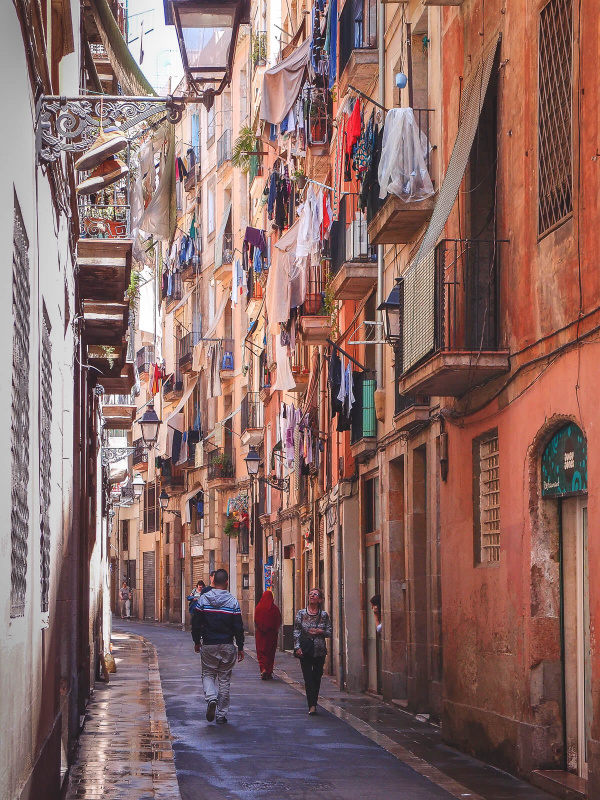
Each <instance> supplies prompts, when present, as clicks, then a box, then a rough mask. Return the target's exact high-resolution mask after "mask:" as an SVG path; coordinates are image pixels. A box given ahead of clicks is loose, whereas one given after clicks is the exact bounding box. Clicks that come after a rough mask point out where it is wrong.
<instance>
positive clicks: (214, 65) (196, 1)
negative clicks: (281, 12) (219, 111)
mask: <svg viewBox="0 0 600 800" xmlns="http://www.w3.org/2000/svg"><path fill="white" fill-rule="evenodd" d="M163 3H164V10H165V23H166V24H167V25H175V29H176V31H177V40H178V42H179V50H180V52H181V60H182V62H183V68H184V70H185V75H186V78H187V80H188V83H189V85H190V87H196V89H197V88H198V86H199V85H202V84H207V83H209V84H218V87H217V89H208V90H204V92H203V98H202V102H203V103H204V104H205V106H206V108H210V107H211V106H212V104H213V100H214V96H215V95H216V94H221V92H222V91H223V89H224V88H225V86H228V85H229V83H230V82H231V71H232V66H233V56H234V53H235V45H236V41H237V35H238V29H239V26H240V23H249V22H250V4H249V1H248V0H224V1H223V0H221V2H219V0H163Z"/></svg>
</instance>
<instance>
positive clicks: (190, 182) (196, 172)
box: [183, 163, 201, 192]
mask: <svg viewBox="0 0 600 800" xmlns="http://www.w3.org/2000/svg"><path fill="white" fill-rule="evenodd" d="M200 178H201V173H200V164H199V163H197V164H194V166H192V167H190V169H189V171H188V174H187V175H186V178H185V180H184V182H183V188H184V189H185V191H186V192H193V191H195V189H196V186H199V185H200Z"/></svg>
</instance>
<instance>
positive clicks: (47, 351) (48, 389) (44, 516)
mask: <svg viewBox="0 0 600 800" xmlns="http://www.w3.org/2000/svg"><path fill="white" fill-rule="evenodd" d="M50 331H51V325H50V320H49V319H48V313H47V311H46V306H45V304H44V307H43V314H42V364H41V382H40V393H41V397H40V408H41V426H40V564H41V571H40V582H41V610H42V611H48V595H49V590H50V495H51V492H50V485H51V484H50V475H51V465H52V342H51V340H50Z"/></svg>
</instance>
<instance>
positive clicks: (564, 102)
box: [538, 0, 573, 235]
mask: <svg viewBox="0 0 600 800" xmlns="http://www.w3.org/2000/svg"><path fill="white" fill-rule="evenodd" d="M538 71H539V84H540V85H539V106H538V115H539V119H538V159H539V162H538V192H539V199H538V216H539V219H538V229H539V234H540V235H542V234H543V233H545V232H546V231H549V230H551V229H552V228H553V227H554V226H555V225H557V224H558V223H559V222H561V221H562V220H564V219H565V218H566V217H567V216H569V214H570V213H571V212H572V210H573V139H572V124H573V2H572V0H550V2H549V3H548V4H547V5H546V6H545V7H544V8H543V9H542V11H541V13H540V42H539V64H538Z"/></svg>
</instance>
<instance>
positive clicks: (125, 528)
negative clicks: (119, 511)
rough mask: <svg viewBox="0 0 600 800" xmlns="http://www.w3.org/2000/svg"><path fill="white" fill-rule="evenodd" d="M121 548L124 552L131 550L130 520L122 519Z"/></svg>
mask: <svg viewBox="0 0 600 800" xmlns="http://www.w3.org/2000/svg"><path fill="white" fill-rule="evenodd" d="M121 550H123V552H124V553H126V552H128V551H129V520H128V519H124V520H121Z"/></svg>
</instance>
